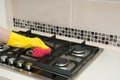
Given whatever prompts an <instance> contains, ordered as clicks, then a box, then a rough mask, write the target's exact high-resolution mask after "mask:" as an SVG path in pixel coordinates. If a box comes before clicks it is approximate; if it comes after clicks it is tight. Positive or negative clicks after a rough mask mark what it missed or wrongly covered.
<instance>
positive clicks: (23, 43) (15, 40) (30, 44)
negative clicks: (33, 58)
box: [7, 32, 49, 49]
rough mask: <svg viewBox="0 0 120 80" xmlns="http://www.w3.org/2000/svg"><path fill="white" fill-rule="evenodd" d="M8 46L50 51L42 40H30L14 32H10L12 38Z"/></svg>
mask: <svg viewBox="0 0 120 80" xmlns="http://www.w3.org/2000/svg"><path fill="white" fill-rule="evenodd" d="M7 45H9V46H13V47H19V48H34V47H39V48H42V49H49V47H48V46H47V45H45V43H44V42H43V41H42V40H41V39H40V38H30V37H26V36H23V35H20V34H17V33H14V32H10V37H9V40H8V42H7Z"/></svg>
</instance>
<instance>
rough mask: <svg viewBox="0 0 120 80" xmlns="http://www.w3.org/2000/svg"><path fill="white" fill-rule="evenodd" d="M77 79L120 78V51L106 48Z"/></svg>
mask: <svg viewBox="0 0 120 80" xmlns="http://www.w3.org/2000/svg"><path fill="white" fill-rule="evenodd" d="M76 80H120V51H116V50H113V49H108V48H106V49H104V51H103V52H102V53H101V55H99V57H97V59H96V60H95V61H93V63H92V64H91V65H89V67H88V68H87V69H85V70H84V72H83V73H82V74H81V75H79V76H78V78H77V79H76Z"/></svg>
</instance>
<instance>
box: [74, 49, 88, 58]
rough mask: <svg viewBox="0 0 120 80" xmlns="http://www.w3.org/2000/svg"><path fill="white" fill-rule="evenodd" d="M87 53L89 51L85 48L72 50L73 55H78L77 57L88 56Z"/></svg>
mask: <svg viewBox="0 0 120 80" xmlns="http://www.w3.org/2000/svg"><path fill="white" fill-rule="evenodd" d="M86 53H87V51H86V50H84V49H79V50H74V51H73V52H72V55H73V56H77V57H85V56H86Z"/></svg>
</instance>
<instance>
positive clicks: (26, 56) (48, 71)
mask: <svg viewBox="0 0 120 80" xmlns="http://www.w3.org/2000/svg"><path fill="white" fill-rule="evenodd" d="M17 33H19V34H21V35H25V36H28V37H39V38H41V39H42V40H43V41H44V42H45V44H47V45H48V46H49V47H51V49H52V52H51V54H50V55H46V56H45V57H43V58H35V57H33V56H32V49H22V48H16V47H6V45H5V44H4V43H0V53H1V54H0V62H1V63H3V64H7V65H8V66H14V67H15V68H17V69H23V70H24V71H30V72H32V73H34V74H36V75H38V76H39V75H40V76H43V77H48V78H50V79H52V80H61V79H63V80H68V79H72V80H74V77H75V76H76V75H77V74H76V73H77V72H78V71H80V70H81V69H82V68H83V67H84V65H85V64H87V62H89V60H91V59H92V58H93V57H94V56H95V55H96V54H98V52H99V48H98V47H95V46H90V45H87V44H85V41H83V42H82V43H74V42H69V41H65V40H61V39H57V38H56V35H53V36H51V37H46V36H41V35H38V34H33V33H32V32H31V31H27V32H24V31H20V32H17Z"/></svg>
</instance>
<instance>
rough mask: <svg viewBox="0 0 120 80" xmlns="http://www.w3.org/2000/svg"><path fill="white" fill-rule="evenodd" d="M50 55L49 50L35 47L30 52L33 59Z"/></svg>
mask: <svg viewBox="0 0 120 80" xmlns="http://www.w3.org/2000/svg"><path fill="white" fill-rule="evenodd" d="M50 53H51V49H50V48H49V49H42V48H39V47H35V48H34V49H33V52H32V56H34V57H44V56H45V55H47V54H50Z"/></svg>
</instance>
